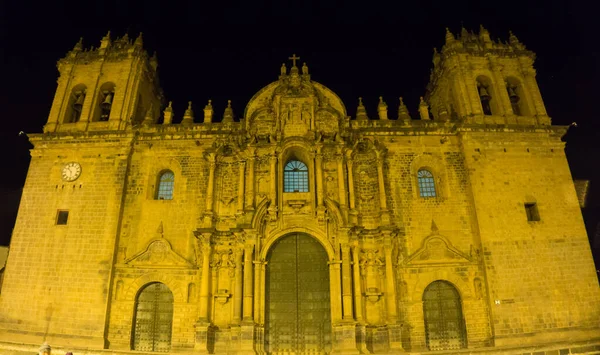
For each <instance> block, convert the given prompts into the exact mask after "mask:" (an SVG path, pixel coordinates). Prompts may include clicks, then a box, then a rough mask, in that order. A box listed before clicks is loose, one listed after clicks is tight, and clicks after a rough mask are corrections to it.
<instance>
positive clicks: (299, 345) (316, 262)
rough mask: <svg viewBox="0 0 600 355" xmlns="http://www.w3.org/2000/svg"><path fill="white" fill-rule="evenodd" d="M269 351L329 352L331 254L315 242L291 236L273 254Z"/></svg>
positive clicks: (289, 353)
mask: <svg viewBox="0 0 600 355" xmlns="http://www.w3.org/2000/svg"><path fill="white" fill-rule="evenodd" d="M265 310H266V314H265V315H266V321H267V324H266V327H265V330H266V334H265V348H266V350H267V352H268V353H269V354H271V355H281V354H285V355H299V354H304V355H307V354H311V355H318V354H326V353H329V352H331V309H330V298H329V265H328V264H327V253H326V252H325V250H324V249H323V247H322V246H321V244H319V242H318V241H317V240H315V239H314V238H312V237H310V236H308V235H304V234H293V235H290V236H286V237H283V238H282V239H280V240H279V241H278V242H277V243H275V245H274V246H273V248H272V249H271V251H270V253H269V262H268V264H267V278H266V307H265Z"/></svg>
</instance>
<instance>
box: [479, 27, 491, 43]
mask: <svg viewBox="0 0 600 355" xmlns="http://www.w3.org/2000/svg"><path fill="white" fill-rule="evenodd" d="M479 39H480V40H481V41H482V42H483V43H484V44H485V46H486V47H487V48H491V45H492V39H491V38H490V33H489V32H488V30H486V29H485V27H483V25H479Z"/></svg>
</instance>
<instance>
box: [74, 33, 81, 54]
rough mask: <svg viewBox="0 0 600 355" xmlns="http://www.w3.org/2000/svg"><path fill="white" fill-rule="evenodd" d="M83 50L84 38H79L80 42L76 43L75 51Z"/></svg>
mask: <svg viewBox="0 0 600 355" xmlns="http://www.w3.org/2000/svg"><path fill="white" fill-rule="evenodd" d="M82 50H83V37H79V41H77V43H75V47H73V51H75V52H81V51H82Z"/></svg>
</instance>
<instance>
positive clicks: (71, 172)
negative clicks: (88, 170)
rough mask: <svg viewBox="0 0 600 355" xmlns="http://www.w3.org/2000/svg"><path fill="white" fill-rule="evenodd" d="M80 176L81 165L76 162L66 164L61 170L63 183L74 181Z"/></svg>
mask: <svg viewBox="0 0 600 355" xmlns="http://www.w3.org/2000/svg"><path fill="white" fill-rule="evenodd" d="M79 175H81V165H79V163H76V162H71V163H67V164H66V165H65V166H64V167H63V169H62V179H63V180H64V181H75V180H77V178H78V177H79Z"/></svg>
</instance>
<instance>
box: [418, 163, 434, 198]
mask: <svg viewBox="0 0 600 355" xmlns="http://www.w3.org/2000/svg"><path fill="white" fill-rule="evenodd" d="M417 181H418V183H419V195H420V196H421V197H436V196H437V194H436V192H435V181H434V180H433V174H432V173H431V172H430V171H429V170H426V169H421V170H419V172H418V173H417Z"/></svg>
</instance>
